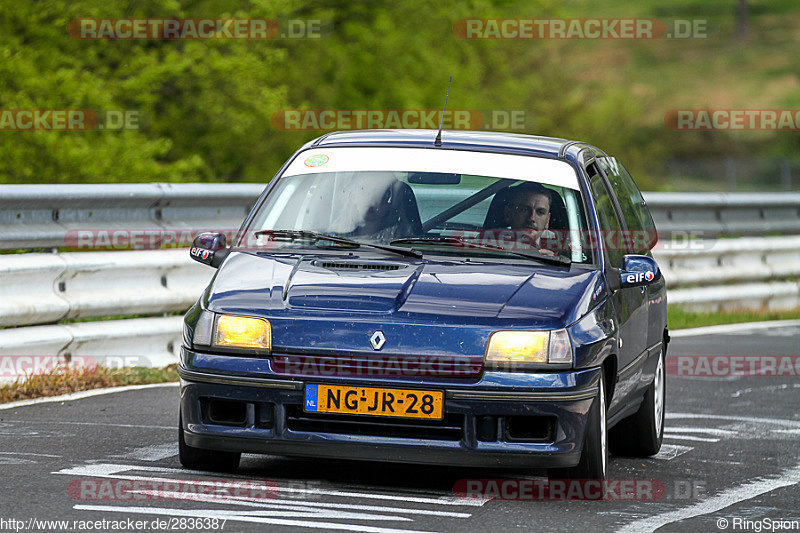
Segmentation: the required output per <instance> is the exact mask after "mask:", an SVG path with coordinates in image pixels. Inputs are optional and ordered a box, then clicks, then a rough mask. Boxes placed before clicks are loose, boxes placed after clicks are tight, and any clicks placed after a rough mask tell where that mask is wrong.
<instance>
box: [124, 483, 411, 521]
mask: <svg viewBox="0 0 800 533" xmlns="http://www.w3.org/2000/svg"><path fill="white" fill-rule="evenodd" d="M131 492H132V493H135V494H144V495H147V496H153V497H156V498H168V499H171V500H187V501H194V502H203V503H220V504H225V503H227V504H232V505H240V506H244V507H255V508H259V509H262V510H260V511H249V512H247V514H250V515H255V514H258V515H259V516H287V517H290V518H292V517H293V518H333V519H338V520H396V521H400V522H412V521H413V520H412V519H411V518H406V517H404V516H398V515H391V514H370V513H352V512H347V511H340V510H338V509H330V508H328V507H315V506H311V505H296V504H295V502H292V501H289V500H271V501H268V500H264V499H261V500H260V502H263V503H257V502H256V501H249V499H244V498H228V497H219V496H214V495H213V494H197V493H182V492H162V491H154V490H134V491H131ZM266 508H272V509H280V510H279V511H266V510H263V509H266ZM378 509H379V510H384V509H381V508H380V507H379V508H378Z"/></svg>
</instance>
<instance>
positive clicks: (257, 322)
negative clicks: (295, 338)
mask: <svg viewBox="0 0 800 533" xmlns="http://www.w3.org/2000/svg"><path fill="white" fill-rule="evenodd" d="M192 342H193V344H194V345H196V346H215V347H220V348H241V349H245V350H258V351H269V350H271V349H272V327H271V325H270V323H269V321H268V320H266V319H263V318H256V317H249V316H236V315H220V314H215V313H212V312H211V311H203V312H202V314H201V315H200V318H199V319H198V320H197V324H196V325H195V328H194V338H193V339H192Z"/></svg>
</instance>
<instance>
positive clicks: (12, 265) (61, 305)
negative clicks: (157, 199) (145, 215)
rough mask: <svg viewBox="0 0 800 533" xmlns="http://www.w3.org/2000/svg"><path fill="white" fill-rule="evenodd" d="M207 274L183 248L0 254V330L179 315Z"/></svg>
mask: <svg viewBox="0 0 800 533" xmlns="http://www.w3.org/2000/svg"><path fill="white" fill-rule="evenodd" d="M212 274H213V270H211V269H210V268H208V267H207V266H205V265H201V264H200V263H197V262H195V261H192V260H190V259H189V254H188V253H187V251H186V250H185V249H176V250H148V251H134V252H130V251H120V252H86V253H63V254H40V253H33V254H14V255H5V256H0V276H2V279H3V283H2V284H0V326H22V325H34V324H46V323H51V322H58V321H62V320H75V319H82V318H98V317H106V316H112V315H152V314H160V313H169V312H173V311H182V310H185V309H187V308H188V307H189V306H190V305H191V304H192V303H194V302H195V301H196V300H197V298H198V296H199V295H200V293H201V292H202V291H203V288H204V287H205V286H206V285H207V284H208V282H209V280H210V279H211V276H212ZM0 348H2V345H0Z"/></svg>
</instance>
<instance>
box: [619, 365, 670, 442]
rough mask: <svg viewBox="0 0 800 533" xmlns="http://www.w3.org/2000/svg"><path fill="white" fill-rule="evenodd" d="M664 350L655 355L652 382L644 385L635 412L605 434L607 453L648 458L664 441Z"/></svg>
mask: <svg viewBox="0 0 800 533" xmlns="http://www.w3.org/2000/svg"><path fill="white" fill-rule="evenodd" d="M666 389H667V386H666V376H665V375H664V351H663V350H662V351H661V353H660V354H659V356H658V366H657V367H656V374H655V377H654V379H653V382H652V383H651V384H650V386H649V387H648V388H647V391H646V392H645V394H644V400H642V404H641V406H639V410H638V411H636V413H634V414H632V415H631V416H629V417H628V418H625V419H624V420H621V421H620V422H619V423H618V424H617V425H616V426H614V428H613V429H612V430H611V433H610V435H609V437H610V441H609V442H610V445H611V452H612V453H613V454H615V455H622V456H627V457H649V456H651V455H655V454H657V453H658V451H659V450H660V449H661V442H662V441H663V440H664V411H665V409H664V406H665V400H666Z"/></svg>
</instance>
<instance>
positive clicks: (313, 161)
mask: <svg viewBox="0 0 800 533" xmlns="http://www.w3.org/2000/svg"><path fill="white" fill-rule="evenodd" d="M328 159H329V158H328V156H327V155H325V154H317V155H312V156H311V157H309V158H308V159H306V166H307V167H321V166H322V165H324V164H325V163H327V162H328Z"/></svg>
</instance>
